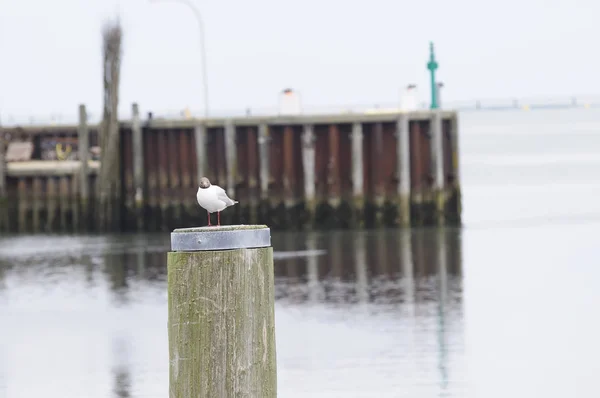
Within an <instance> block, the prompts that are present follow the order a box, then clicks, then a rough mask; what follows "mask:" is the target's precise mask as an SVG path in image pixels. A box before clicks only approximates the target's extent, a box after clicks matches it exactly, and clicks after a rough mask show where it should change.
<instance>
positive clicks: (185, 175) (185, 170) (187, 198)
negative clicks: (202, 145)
mask: <svg viewBox="0 0 600 398" xmlns="http://www.w3.org/2000/svg"><path fill="white" fill-rule="evenodd" d="M191 141H192V139H191V132H190V131H189V130H183V131H181V134H180V135H179V171H180V175H181V195H182V200H183V201H182V202H183V204H184V205H190V204H193V203H195V202H196V200H195V197H196V196H195V192H194V190H193V189H192V174H191V173H190V171H191V163H190V160H191V156H190V154H191V152H192V145H191V144H192V142H191Z"/></svg>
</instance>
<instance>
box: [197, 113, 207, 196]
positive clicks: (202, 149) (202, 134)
mask: <svg viewBox="0 0 600 398" xmlns="http://www.w3.org/2000/svg"><path fill="white" fill-rule="evenodd" d="M194 140H195V143H196V177H197V180H196V185H200V179H201V178H202V177H204V176H205V174H204V173H206V167H207V161H206V127H205V126H204V125H203V124H199V125H197V126H196V127H194Z"/></svg>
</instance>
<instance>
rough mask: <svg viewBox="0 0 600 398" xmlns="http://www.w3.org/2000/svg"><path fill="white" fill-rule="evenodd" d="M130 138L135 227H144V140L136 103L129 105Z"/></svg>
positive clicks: (139, 228)
mask: <svg viewBox="0 0 600 398" xmlns="http://www.w3.org/2000/svg"><path fill="white" fill-rule="evenodd" d="M131 139H132V146H133V188H134V192H135V217H136V222H137V229H138V231H141V230H143V229H144V214H143V213H144V141H143V138H142V124H141V121H140V109H139V107H138V104H137V103H133V104H132V105H131Z"/></svg>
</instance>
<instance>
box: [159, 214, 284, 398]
mask: <svg viewBox="0 0 600 398" xmlns="http://www.w3.org/2000/svg"><path fill="white" fill-rule="evenodd" d="M167 262H168V264H167V269H168V270H167V272H168V332H169V333H168V335H169V363H170V366H169V396H170V397H173V398H192V397H194V398H198V397H200V398H201V397H206V398H221V397H222V398H226V397H238V396H239V397H242V396H248V397H250V396H252V397H261V398H274V397H276V396H277V367H276V351H275V313H274V270H273V248H272V247H271V238H270V229H269V228H268V227H266V226H264V225H233V226H220V227H201V228H186V229H175V230H174V231H173V232H172V234H171V252H169V253H168V257H167Z"/></svg>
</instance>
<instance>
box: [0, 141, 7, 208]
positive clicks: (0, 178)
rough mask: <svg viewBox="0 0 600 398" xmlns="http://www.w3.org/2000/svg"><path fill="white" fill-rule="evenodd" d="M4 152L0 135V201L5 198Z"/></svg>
mask: <svg viewBox="0 0 600 398" xmlns="http://www.w3.org/2000/svg"><path fill="white" fill-rule="evenodd" d="M0 132H1V130H0ZM4 151H5V145H4V138H3V137H2V136H1V135H0V201H2V200H3V199H5V198H6V160H5V156H4ZM2 203H3V202H2Z"/></svg>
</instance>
